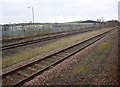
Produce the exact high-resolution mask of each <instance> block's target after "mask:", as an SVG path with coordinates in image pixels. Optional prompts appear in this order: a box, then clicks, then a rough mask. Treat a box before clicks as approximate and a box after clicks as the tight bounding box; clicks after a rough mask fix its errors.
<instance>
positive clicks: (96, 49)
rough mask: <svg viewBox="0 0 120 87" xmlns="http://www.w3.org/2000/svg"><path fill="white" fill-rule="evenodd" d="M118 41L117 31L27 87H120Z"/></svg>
mask: <svg viewBox="0 0 120 87" xmlns="http://www.w3.org/2000/svg"><path fill="white" fill-rule="evenodd" d="M113 36H114V37H113ZM117 39H118V37H117V31H116V32H113V33H111V34H110V35H108V36H107V37H105V38H103V39H102V40H101V41H99V42H97V43H95V44H92V45H91V46H89V47H87V48H86V49H84V50H82V51H81V52H78V53H77V54H75V55H74V56H71V57H70V58H68V59H66V60H65V61H63V62H62V63H60V64H58V65H57V66H55V67H54V66H53V67H52V68H51V69H49V70H48V71H45V72H44V73H42V74H41V75H39V76H37V77H35V78H34V79H33V80H31V81H29V82H26V83H25V84H24V85H118V42H117V41H118V40H117ZM106 43H107V44H106ZM103 44H106V45H103Z"/></svg>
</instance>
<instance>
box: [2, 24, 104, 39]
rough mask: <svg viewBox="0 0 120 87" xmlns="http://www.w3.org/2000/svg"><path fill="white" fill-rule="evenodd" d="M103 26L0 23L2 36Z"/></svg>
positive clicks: (28, 34)
mask: <svg viewBox="0 0 120 87" xmlns="http://www.w3.org/2000/svg"><path fill="white" fill-rule="evenodd" d="M99 26H104V24H100V23H96V24H46V25H35V24H34V25H32V24H31V25H0V32H2V37H3V38H5V37H19V36H30V35H38V34H39V35H40V34H46V33H52V32H60V31H69V30H78V29H85V28H90V27H99Z"/></svg>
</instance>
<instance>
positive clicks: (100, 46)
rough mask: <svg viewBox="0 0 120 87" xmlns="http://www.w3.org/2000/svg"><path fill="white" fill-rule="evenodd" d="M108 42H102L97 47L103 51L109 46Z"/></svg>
mask: <svg viewBox="0 0 120 87" xmlns="http://www.w3.org/2000/svg"><path fill="white" fill-rule="evenodd" d="M109 46H110V44H109V43H108V42H104V43H101V44H100V45H99V46H98V49H99V50H100V51H105V50H107V49H108V48H109Z"/></svg>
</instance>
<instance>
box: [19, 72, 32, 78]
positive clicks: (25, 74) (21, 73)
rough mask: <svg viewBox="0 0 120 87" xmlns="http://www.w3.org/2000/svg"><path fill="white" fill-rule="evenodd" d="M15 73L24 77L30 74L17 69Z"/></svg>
mask: <svg viewBox="0 0 120 87" xmlns="http://www.w3.org/2000/svg"><path fill="white" fill-rule="evenodd" d="M17 73H18V75H21V76H24V77H28V76H30V74H28V73H25V72H22V71H18V72H17Z"/></svg>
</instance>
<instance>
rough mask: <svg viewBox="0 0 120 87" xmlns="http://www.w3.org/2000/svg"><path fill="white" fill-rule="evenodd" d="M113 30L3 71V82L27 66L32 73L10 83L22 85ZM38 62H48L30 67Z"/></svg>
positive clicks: (22, 71)
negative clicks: (11, 69) (13, 68)
mask: <svg viewBox="0 0 120 87" xmlns="http://www.w3.org/2000/svg"><path fill="white" fill-rule="evenodd" d="M113 30H115V29H112V30H108V31H106V32H103V33H100V34H98V35H95V36H92V37H90V38H88V39H86V40H83V41H82V42H79V43H76V44H74V45H72V46H69V47H67V48H65V49H63V50H61V51H59V52H56V53H54V54H52V55H49V56H47V57H45V58H42V59H40V60H37V61H33V62H32V63H30V64H28V65H25V66H22V67H19V68H17V69H15V70H13V71H10V72H8V73H5V74H3V75H2V77H3V80H4V81H3V83H4V82H5V81H6V82H7V80H8V82H9V81H11V83H12V81H13V80H15V78H13V77H11V76H12V75H17V76H18V71H21V74H22V73H25V71H24V69H25V70H26V69H28V68H29V70H31V72H32V74H30V75H29V74H28V73H26V74H24V75H27V74H28V76H27V77H25V78H23V79H22V80H19V81H17V82H15V83H14V82H13V83H12V85H11V86H17V87H18V86H20V85H22V84H23V83H25V82H26V81H28V80H30V79H32V78H34V77H35V76H37V75H39V74H40V73H42V72H44V71H45V70H47V69H49V68H50V67H51V66H54V65H56V64H58V63H60V62H62V61H63V60H65V59H66V58H68V57H70V56H72V55H74V54H75V53H77V52H79V51H81V50H82V49H84V48H86V47H88V46H90V45H91V44H93V43H95V42H97V41H99V40H100V39H102V38H103V37H105V36H106V35H108V33H110V32H112V31H113ZM54 57H55V58H54ZM51 58H52V60H53V59H54V60H53V62H50V61H48V60H49V59H51ZM39 63H43V65H44V64H48V65H46V66H45V67H43V68H40V69H38V70H36V67H33V68H32V66H33V65H35V64H36V65H38V66H42V65H41V64H39ZM35 70H36V71H35ZM34 71H35V72H34ZM7 76H8V77H11V78H13V79H11V80H10V78H8V77H7ZM21 76H22V75H21ZM6 78H7V79H6ZM4 85H6V84H4Z"/></svg>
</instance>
